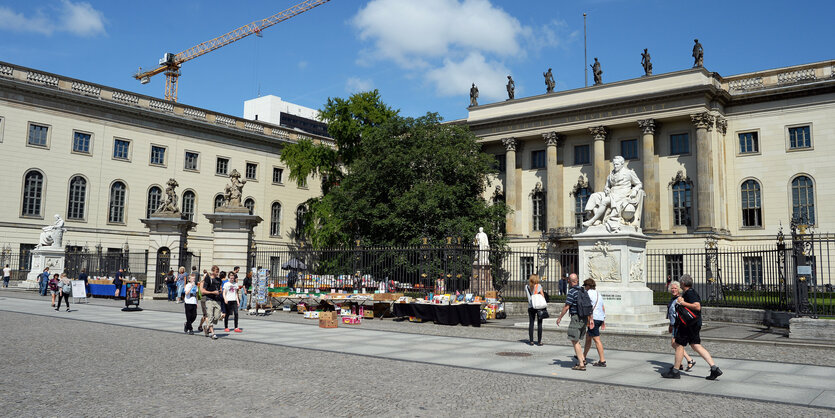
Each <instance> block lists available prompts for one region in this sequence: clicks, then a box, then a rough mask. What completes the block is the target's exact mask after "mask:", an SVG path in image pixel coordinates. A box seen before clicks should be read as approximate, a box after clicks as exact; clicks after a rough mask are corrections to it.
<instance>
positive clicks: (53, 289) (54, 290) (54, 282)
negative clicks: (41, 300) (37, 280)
mask: <svg viewBox="0 0 835 418" xmlns="http://www.w3.org/2000/svg"><path fill="white" fill-rule="evenodd" d="M59 283H61V279H59V278H58V275H57V274H55V275H53V276H52V278H51V279H49V281H48V282H47V287H49V293H50V294H51V295H52V307H53V308H54V307H55V297H56V296H58V294H59V292H60V291H61V290H60V289H59V288H58V284H59Z"/></svg>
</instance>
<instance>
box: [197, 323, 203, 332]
mask: <svg viewBox="0 0 835 418" xmlns="http://www.w3.org/2000/svg"><path fill="white" fill-rule="evenodd" d="M197 332H203V324H200V325H198V326H197Z"/></svg>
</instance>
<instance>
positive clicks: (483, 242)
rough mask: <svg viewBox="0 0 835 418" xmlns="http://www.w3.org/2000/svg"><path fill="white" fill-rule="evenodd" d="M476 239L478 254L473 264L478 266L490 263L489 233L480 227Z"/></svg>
mask: <svg viewBox="0 0 835 418" xmlns="http://www.w3.org/2000/svg"><path fill="white" fill-rule="evenodd" d="M475 241H476V244H478V251H477V252H478V255H477V256H476V260H475V262H474V263H473V264H475V265H478V266H489V265H490V241H489V240H488V239H487V234H485V233H484V228H481V227H479V228H478V233H477V234H475Z"/></svg>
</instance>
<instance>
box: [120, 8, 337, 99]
mask: <svg viewBox="0 0 835 418" xmlns="http://www.w3.org/2000/svg"><path fill="white" fill-rule="evenodd" d="M329 1H330V0H306V1H303V2H301V3H299V4H297V5H295V6H293V7H290V8H289V9H287V10H284V11H283V12H280V13H277V14H274V15H272V16H270V17H268V18H266V19H263V20H256V21H254V22H252V23H250V24H248V25H246V26H241V27H240V28H238V29H235V30H233V31H232V32H229V33H227V34H225V35H222V36H218V37H217V38H214V39H212V40H210V41H206V42H203V43H202V44H199V45H197V46H193V47H191V48H189V49H187V50H185V51H183V52H180V53H179V54H174V53H170V52H168V53H165V55H163V57H162V59H160V60H159V67H157V68H154V69H153V70H150V71H145V72H143V71H142V68H141V67H140V68H139V71H137V72H136V74H134V76H133V78H135V79H137V80H139V82H140V83H142V84H148V82H150V81H151V77H153V76H155V75H157V74H159V73H165V100H172V101H175V102H176V101H177V80H178V79H179V78H180V66H181V65H183V63H184V62H186V61H189V60H192V59H195V58H197V57H199V56H201V55H203V54H206V53H209V52H212V51H214V50H216V49H218V48H220V47H223V46H226V45H229V44H231V43H232V42H235V41H238V40H241V39H243V38H246V37H247V36H249V35H253V34H254V35H257V36H259V37H260V36H261V31H263V30H264V29H266V28H268V27H270V26H272V25H275V24H276V23H280V22H283V21H285V20H287V19H289V18H291V17H293V16H296V15H298V14H301V13H304V12H306V11H308V10H310V9H312V8H314V7H316V6H319V5H322V4H325V3H327V2H329Z"/></svg>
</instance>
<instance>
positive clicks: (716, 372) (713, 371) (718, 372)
mask: <svg viewBox="0 0 835 418" xmlns="http://www.w3.org/2000/svg"><path fill="white" fill-rule="evenodd" d="M719 376H722V370H719V368H718V367H716V365H713V366H710V376H708V377H705V379H707V380H716V378H717V377H719Z"/></svg>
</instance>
